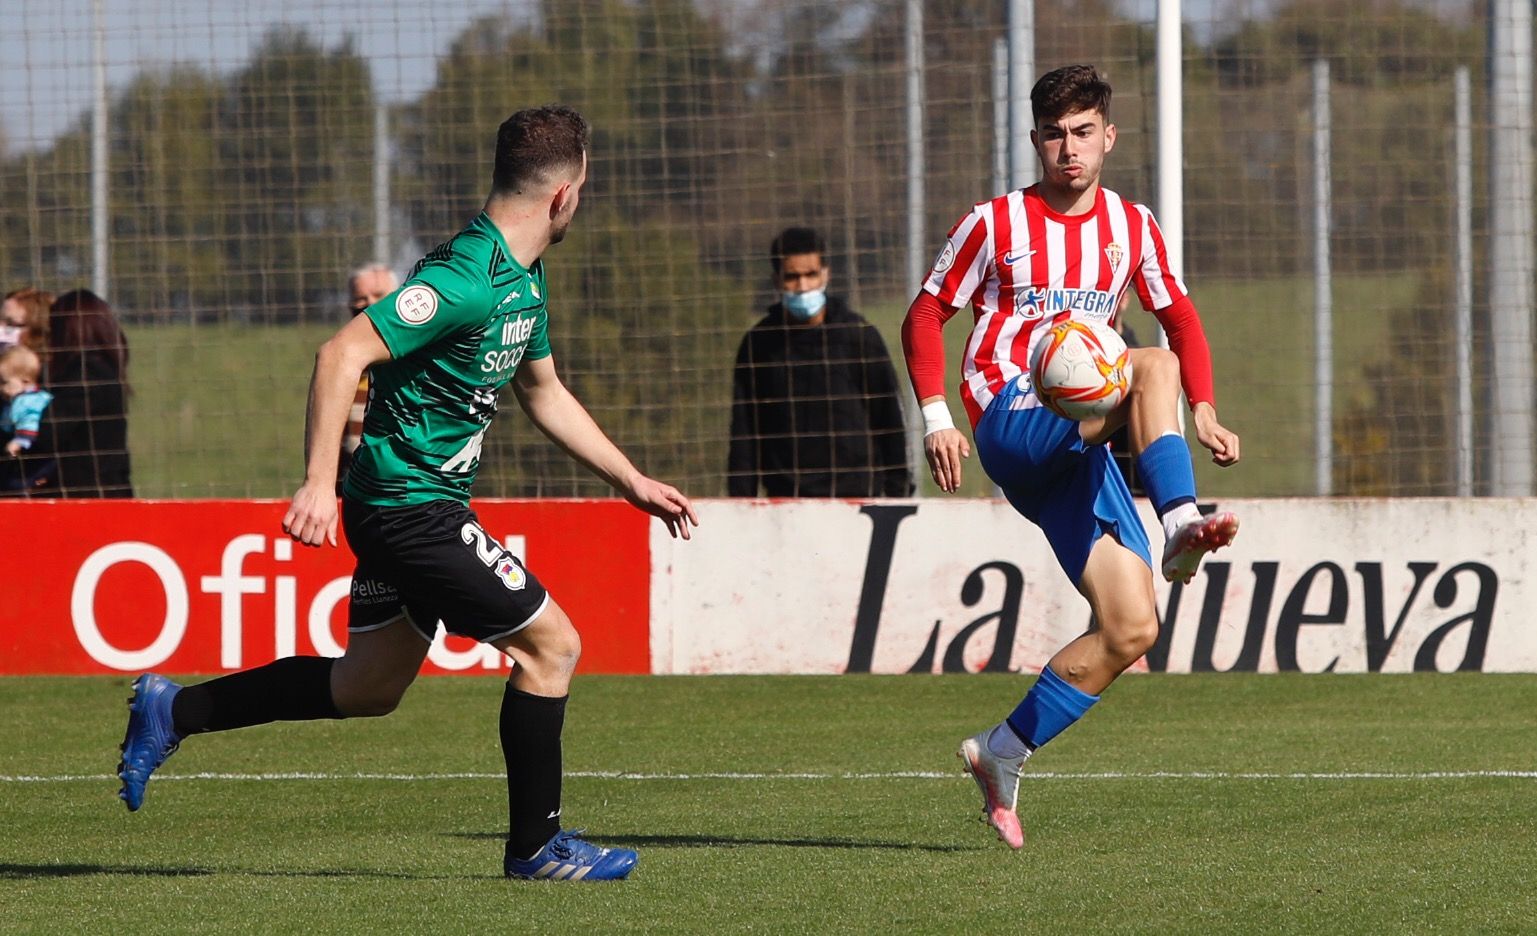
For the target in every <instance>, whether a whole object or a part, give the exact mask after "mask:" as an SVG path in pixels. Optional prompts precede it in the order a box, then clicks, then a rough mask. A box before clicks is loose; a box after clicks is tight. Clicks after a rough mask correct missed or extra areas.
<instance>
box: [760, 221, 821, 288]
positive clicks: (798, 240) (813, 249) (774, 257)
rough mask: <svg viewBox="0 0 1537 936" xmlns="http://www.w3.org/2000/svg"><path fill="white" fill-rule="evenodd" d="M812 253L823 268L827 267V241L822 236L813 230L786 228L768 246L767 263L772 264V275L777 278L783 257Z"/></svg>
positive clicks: (782, 263) (807, 228)
mask: <svg viewBox="0 0 1537 936" xmlns="http://www.w3.org/2000/svg"><path fill="white" fill-rule="evenodd" d="M813 253H814V254H816V255H817V257H818V259H820V260H821V261H822V265H823V266H826V265H827V241H826V240H825V239H824V238H823V237H822V235H820V234H818V233H817V232H816V229H815V228H809V227H787V228H785V229H784V230H783V231H780V232H779V236H778V237H776V238H774V242H773V243H772V244H770V245H769V262H771V263H773V264H774V275H776V276H778V275H779V271H780V269H781V268H782V267H783V266H784V261H785V257H791V256H794V255H796V254H813Z"/></svg>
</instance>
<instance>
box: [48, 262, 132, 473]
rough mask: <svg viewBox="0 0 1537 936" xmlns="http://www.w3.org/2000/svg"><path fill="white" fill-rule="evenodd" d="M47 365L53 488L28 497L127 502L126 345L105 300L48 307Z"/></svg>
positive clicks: (81, 294) (76, 299)
mask: <svg viewBox="0 0 1537 936" xmlns="http://www.w3.org/2000/svg"><path fill="white" fill-rule="evenodd" d="M46 361H47V365H46V366H47V370H46V374H45V379H46V381H47V386H48V389H49V390H50V391H52V392H53V405H52V406H50V407H49V408H48V415H47V417H46V418H45V420H44V422H45V429H46V428H47V427H48V425H49V424H51V429H52V434H51V442H50V443H49V448H50V449H51V453H52V454H53V456H54V457H55V459H56V461H57V470H58V480H57V487H56V488H54V489H53V490H49V491H44V490H41V489H35V490H34V492H33V494H34V496H47V497H132V496H133V482H132V480H131V479H130V477H129V464H128V405H127V404H128V377H127V369H128V338H127V337H126V336H125V335H124V334H123V329H122V328H121V327H119V325H118V323H117V318H116V317H115V316H114V315H113V314H112V307H111V306H109V305H107V302H106V300H104V299H102V298H101V297H100V296H98V295H96V294H95V293H93V292H91V291H90V290H88V289H77V290H74V291H72V292H67V293H65V294H64V295H62V296H60V297H58V298H57V299H55V300H54V302H53V308H52V309H50V310H49V314H48V352H47V357H46ZM40 445H41V443H40ZM38 454H39V455H40V456H41V455H44V454H47V453H45V452H39V453H38Z"/></svg>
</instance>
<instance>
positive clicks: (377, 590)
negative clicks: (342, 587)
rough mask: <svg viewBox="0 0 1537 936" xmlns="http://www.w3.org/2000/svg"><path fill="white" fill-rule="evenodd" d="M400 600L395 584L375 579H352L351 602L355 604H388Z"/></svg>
mask: <svg viewBox="0 0 1537 936" xmlns="http://www.w3.org/2000/svg"><path fill="white" fill-rule="evenodd" d="M399 600H400V593H399V592H397V591H396V590H395V586H393V585H391V584H390V583H388V582H380V581H378V580H376V579H353V580H352V603H353V604H356V605H375V604H389V603H393V602H395V601H399Z"/></svg>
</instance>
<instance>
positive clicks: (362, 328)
mask: <svg viewBox="0 0 1537 936" xmlns="http://www.w3.org/2000/svg"><path fill="white" fill-rule="evenodd" d="M389 358H390V351H389V348H388V347H386V346H385V344H384V341H383V339H381V338H380V337H379V333H378V332H377V331H375V330H374V325H373V322H372V321H371V320H370V319H369V318H368V316H366V315H359V316H357V317H356V318H354V319H352V321H350V322H348V323H347V324H346V325H344V326H342V328H341V330H340V331H338V332H337V333H336V334H335V335H333V336H332V337H331V340H329V341H327V342H326V343H325V344H323V345H321V346H320V350H319V351H318V352H317V353H316V354H315V372H314V374H313V376H311V377H310V396H309V407H308V409H307V410H306V413H305V419H304V485H303V486H302V487H300V488H299V490H298V492H297V493H295V494H294V498H293V503H292V504H291V505H290V506H289V508H288V513H287V514H286V515H285V516H284V517H283V529H284V531H286V532H287V533H288V535H289V536H292V537H293V538H294V539H296V540H298V541H299V542H301V543H303V544H304V545H306V546H319V545H320V544H321V543H322V542H328V543H330V544H331V545H332V546H335V545H336V466H337V459H338V456H339V454H340V452H341V445H342V430H343V429H344V428H345V427H346V425H347V415H348V413H350V412H351V410H352V400H353V397H354V395H356V393H357V389H358V378H360V377H361V376H362V375H363V371H364V370H366V369H367V368H368V367H370V366H372V365H373V364H376V363H378V362H379V361H387V360H389Z"/></svg>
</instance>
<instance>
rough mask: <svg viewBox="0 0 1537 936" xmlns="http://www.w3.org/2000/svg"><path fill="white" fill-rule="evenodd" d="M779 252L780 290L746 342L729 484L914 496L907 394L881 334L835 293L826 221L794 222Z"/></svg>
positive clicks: (820, 493)
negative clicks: (830, 290) (819, 227)
mask: <svg viewBox="0 0 1537 936" xmlns="http://www.w3.org/2000/svg"><path fill="white" fill-rule="evenodd" d="M770 255H771V260H772V262H773V267H774V280H775V284H776V286H777V288H778V289H779V290H781V299H780V301H779V302H776V303H774V304H773V305H772V306H770V307H769V309H768V314H767V315H765V316H764V317H763V319H762V320H761V321H759V322H758V323H757V324H756V325H754V326H753V327H752V328H751V329H750V330H749V331H748V332H747V334H746V335H745V336H744V337H743V338H742V345H741V348H740V349H739V350H738V351H737V357H736V371H735V376H734V379H733V396H732V404H731V452H730V455H729V457H728V460H727V469H726V489H727V492H728V493H729V494H730V495H731V496H733V497H756V496H757V495H758V494H759V493H760V489H761V492H762V493H766V494H768V495H769V496H771V497H906V496H908V495H909V494H911V493H912V491H913V485H912V475H911V472H910V471H909V468H908V464H907V439H906V432H905V427H904V424H903V420H902V405H901V402H900V397H899V394H898V390H897V378H896V371H895V370H894V369H893V368H892V366H891V357H890V355H888V354H887V353H886V345H885V343H884V342H882V341H881V336H880V333H879V332H877V331H876V330H875V327H874V326H873V325H871V324H870V323H869V322H867V321H865V319H864V318H863V317H862V316H860V315H859V313H857V312H855V311H854V310H853V309H850V308H849V307H848V305H846V304H845V303H844V302H843V301H842V300H840V299H838V298H836V297H830V296H828V295H827V283H828V269H827V244H826V242H825V241H823V239H822V237H821V236H820V235H819V234H817V232H816V231H814V230H812V229H810V228H804V227H792V228H788V229H786V230H785V231H783V232H782V233H781V234H780V235H779V236H778V237H776V238H775V239H774V243H773V245H772V247H771V250H770Z"/></svg>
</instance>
